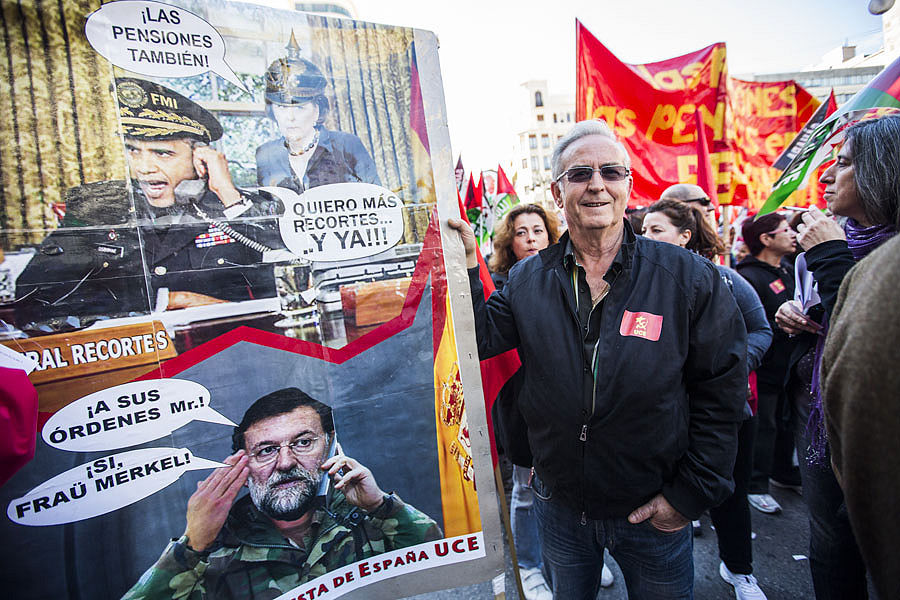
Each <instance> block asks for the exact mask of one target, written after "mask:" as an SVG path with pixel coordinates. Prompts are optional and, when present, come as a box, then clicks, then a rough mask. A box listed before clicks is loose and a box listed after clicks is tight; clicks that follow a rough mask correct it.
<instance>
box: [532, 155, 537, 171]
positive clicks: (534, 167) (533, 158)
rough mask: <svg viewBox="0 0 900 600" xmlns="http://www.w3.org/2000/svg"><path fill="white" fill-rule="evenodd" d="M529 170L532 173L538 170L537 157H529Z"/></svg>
mask: <svg viewBox="0 0 900 600" xmlns="http://www.w3.org/2000/svg"><path fill="white" fill-rule="evenodd" d="M531 170H532V171H537V170H538V157H537V156H532V157H531Z"/></svg>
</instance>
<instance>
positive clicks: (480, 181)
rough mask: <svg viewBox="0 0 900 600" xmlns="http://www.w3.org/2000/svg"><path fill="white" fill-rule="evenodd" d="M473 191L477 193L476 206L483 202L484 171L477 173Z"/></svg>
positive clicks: (481, 204)
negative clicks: (476, 182) (476, 181)
mask: <svg viewBox="0 0 900 600" xmlns="http://www.w3.org/2000/svg"><path fill="white" fill-rule="evenodd" d="M475 193H476V194H477V195H478V206H483V204H484V173H481V174H479V175H478V185H476V186H475Z"/></svg>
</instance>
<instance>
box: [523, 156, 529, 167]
mask: <svg viewBox="0 0 900 600" xmlns="http://www.w3.org/2000/svg"><path fill="white" fill-rule="evenodd" d="M522 168H523V169H527V168H528V159H527V158H523V159H522Z"/></svg>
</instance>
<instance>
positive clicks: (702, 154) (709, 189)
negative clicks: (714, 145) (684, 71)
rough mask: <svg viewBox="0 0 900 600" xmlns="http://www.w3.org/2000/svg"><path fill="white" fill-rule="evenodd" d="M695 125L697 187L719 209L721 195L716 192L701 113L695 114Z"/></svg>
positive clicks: (714, 177)
mask: <svg viewBox="0 0 900 600" xmlns="http://www.w3.org/2000/svg"><path fill="white" fill-rule="evenodd" d="M694 125H695V126H696V127H697V185H699V186H700V187H701V188H703V191H704V192H706V196H707V197H708V198H709V199H710V200H712V203H713V205H714V206H715V207H716V208H718V207H719V194H718V193H717V190H716V187H717V186H716V176H715V174H714V173H713V170H712V165H711V164H710V162H709V145H708V144H707V143H706V127H705V126H704V125H703V116H702V115H701V114H700V111H699V110H698V111H696V112H694Z"/></svg>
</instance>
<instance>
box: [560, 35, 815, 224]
mask: <svg viewBox="0 0 900 600" xmlns="http://www.w3.org/2000/svg"><path fill="white" fill-rule="evenodd" d="M576 40H577V41H576V46H577V59H576V60H577V63H576V64H577V67H576V91H575V114H576V118H577V119H578V120H582V119H597V118H602V119H605V120H606V121H607V123H608V124H609V125H610V127H611V128H612V129H613V130H614V131H615V132H616V134H617V135H618V136H619V138H620V139H621V140H622V142H623V143H624V144H625V146H626V148H627V149H628V152H629V154H630V155H631V156H632V157H634V164H633V165H632V171H633V176H634V192H633V194H632V200H631V202H632V204H634V205H648V204H650V203H652V202H654V201H655V200H657V199H658V198H659V197H660V195H661V194H662V192H663V191H664V190H665V189H666V188H667V187H668V186H669V185H672V184H674V183H696V177H697V166H698V163H697V149H696V139H697V131H696V125H695V118H694V114H695V113H697V112H699V113H700V116H701V118H702V123H703V126H704V127H705V128H706V138H707V139H708V140H709V141H710V146H711V147H710V162H711V166H712V170H713V175H714V179H715V183H716V185H717V195H718V199H719V203H720V204H726V205H727V204H733V205H739V206H743V205H747V206H749V207H750V208H756V207H758V206H759V205H760V204H762V202H763V201H764V200H765V198H766V197H767V195H768V193H769V191H770V189H771V187H772V184H773V183H774V182H775V180H776V179H777V178H778V176H779V174H780V171H779V170H777V169H774V168H772V167H771V165H772V163H773V162H774V161H775V159H776V158H777V157H778V155H779V154H780V153H781V151H782V150H783V149H784V148H785V147H786V146H787V145H788V144H789V143H790V142H791V140H792V139H793V138H794V136H796V134H797V132H798V131H799V130H800V129H801V128H802V126H803V125H804V123H805V122H806V121H807V120H808V119H809V118H810V117H811V116H812V114H813V113H814V112H815V110H816V108H817V107H818V106H819V102H818V100H816V99H815V98H813V97H812V96H811V95H810V94H809V93H808V92H807V91H806V90H804V89H803V88H802V87H801V86H799V85H797V84H796V83H795V82H793V81H780V82H754V81H741V80H738V79H734V78H731V77H729V76H728V66H727V60H726V49H725V44H724V43H716V44H712V45H710V46H707V47H706V48H703V49H701V50H698V51H696V52H691V53H688V54H685V55H683V56H678V57H674V58H670V59H666V60H662V61H659V62H654V63H648V64H627V63H624V62H622V61H620V60H619V59H618V58H617V57H616V56H615V55H614V54H613V53H612V52H610V51H609V50H608V49H607V48H606V47H605V46H603V44H602V43H600V41H599V40H597V38H595V37H594V36H593V35H592V34H591V33H590V31H588V30H587V29H586V28H585V27H584V26H583V25H582V24H581V23H580V22H576ZM809 191H810V195H807V194H806V193H803V194H802V195H801V194H798V195H797V196H796V197H795V198H793V199H792V201H793V202H795V203H796V204H799V205H806V204H809V203H810V202H813V203H815V202H818V201H820V199H819V198H818V196H817V190H816V189H814V188H810V190H809Z"/></svg>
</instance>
